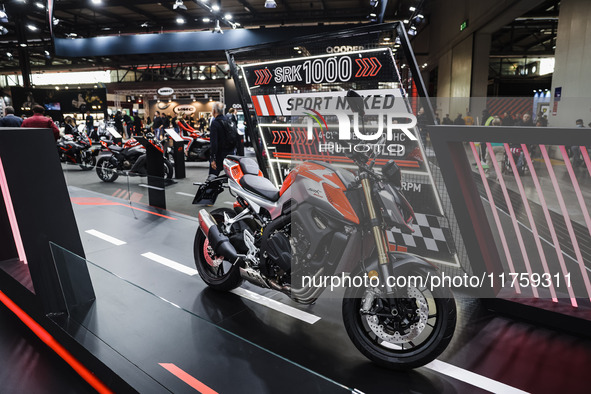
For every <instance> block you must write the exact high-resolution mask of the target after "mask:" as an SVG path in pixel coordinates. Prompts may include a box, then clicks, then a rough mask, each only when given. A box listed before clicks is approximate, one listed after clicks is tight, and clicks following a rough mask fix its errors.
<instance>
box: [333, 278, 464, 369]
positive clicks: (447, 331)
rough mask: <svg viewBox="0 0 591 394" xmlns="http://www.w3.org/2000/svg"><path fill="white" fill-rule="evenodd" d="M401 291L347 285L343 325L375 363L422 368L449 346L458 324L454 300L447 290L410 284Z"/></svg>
mask: <svg viewBox="0 0 591 394" xmlns="http://www.w3.org/2000/svg"><path fill="white" fill-rule="evenodd" d="M413 275H414V274H413ZM420 275H421V276H423V277H426V275H424V274H420ZM398 291H402V292H404V293H405V297H401V298H388V296H387V295H386V294H385V293H384V292H379V290H378V294H376V293H374V289H367V288H363V287H360V288H348V289H347V291H346V292H345V298H344V299H343V321H344V324H345V329H346V331H347V334H348V335H349V338H350V339H351V341H352V342H353V344H354V345H355V346H356V347H357V349H358V350H359V351H360V352H361V353H363V354H364V355H365V356H366V357H367V358H369V359H370V360H372V361H373V362H375V363H376V364H378V365H381V366H383V367H386V368H390V369H396V370H405V369H412V368H418V367H420V366H423V365H425V364H427V363H429V362H431V361H433V360H434V359H435V358H436V357H437V356H439V355H440V354H441V353H442V352H443V351H444V350H445V348H446V347H447V345H449V342H450V341H451V338H452V336H453V333H454V329H455V326H456V304H455V300H454V298H453V295H452V294H451V292H450V291H449V290H447V289H444V288H434V289H433V291H431V290H429V289H427V288H422V287H414V286H408V287H407V288H403V289H399V290H398ZM366 297H373V302H372V304H371V307H370V308H369V310H368V312H367V313H364V312H361V310H362V307H363V303H364V301H365V299H366Z"/></svg>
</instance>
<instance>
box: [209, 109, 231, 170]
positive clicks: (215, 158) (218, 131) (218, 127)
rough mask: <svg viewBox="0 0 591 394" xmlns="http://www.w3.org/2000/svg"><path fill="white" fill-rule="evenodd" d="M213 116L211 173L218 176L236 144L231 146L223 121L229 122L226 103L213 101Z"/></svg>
mask: <svg viewBox="0 0 591 394" xmlns="http://www.w3.org/2000/svg"><path fill="white" fill-rule="evenodd" d="M213 117H214V120H213V121H212V122H211V133H210V143H211V149H210V151H211V156H210V158H209V161H210V166H209V175H210V176H212V175H214V176H217V175H218V174H219V173H220V171H221V170H222V168H223V165H224V164H223V163H224V158H225V157H226V156H228V155H230V154H233V153H234V150H235V149H236V147H235V146H231V144H230V143H229V141H227V138H226V131H225V128H224V124H223V122H227V120H226V117H225V116H224V105H223V104H222V103H220V102H215V103H213Z"/></svg>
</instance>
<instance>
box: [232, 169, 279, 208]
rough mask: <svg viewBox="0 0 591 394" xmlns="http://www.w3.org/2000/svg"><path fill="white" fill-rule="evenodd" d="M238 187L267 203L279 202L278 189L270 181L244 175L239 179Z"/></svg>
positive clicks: (260, 177)
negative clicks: (267, 201) (263, 199)
mask: <svg viewBox="0 0 591 394" xmlns="http://www.w3.org/2000/svg"><path fill="white" fill-rule="evenodd" d="M240 185H241V186H242V187H243V188H244V189H246V190H248V191H251V192H253V193H254V194H256V195H259V196H261V197H263V198H265V199H267V200H269V201H273V202H275V201H277V200H279V189H277V188H276V187H275V185H274V184H273V183H272V182H271V181H270V180H268V179H267V178H264V177H262V176H257V175H252V174H246V175H244V176H243V177H242V179H240Z"/></svg>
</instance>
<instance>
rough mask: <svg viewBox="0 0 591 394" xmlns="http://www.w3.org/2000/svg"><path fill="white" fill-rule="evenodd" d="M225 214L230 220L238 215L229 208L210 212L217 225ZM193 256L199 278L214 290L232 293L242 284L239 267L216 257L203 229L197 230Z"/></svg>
mask: <svg viewBox="0 0 591 394" xmlns="http://www.w3.org/2000/svg"><path fill="white" fill-rule="evenodd" d="M224 213H226V214H227V215H228V216H229V217H230V218H232V217H234V216H236V213H235V212H234V211H233V210H232V209H229V208H220V209H215V210H213V211H211V212H210V214H211V216H212V217H213V218H214V219H215V221H216V222H217V223H221V222H222V221H223V220H224ZM193 255H194V257H195V265H196V267H197V272H199V276H200V277H201V279H203V281H204V282H205V283H206V284H207V285H208V286H209V287H211V288H212V289H215V290H220V291H230V290H232V289H235V288H236V287H238V286H240V284H241V283H242V277H241V276H240V268H239V267H238V265H233V264H232V263H230V262H229V261H227V260H221V259H222V257H219V256H214V255H213V250H211V247H210V246H209V242H208V241H207V238H206V237H205V234H203V231H201V228H198V229H197V234H196V235H195V242H194V244H193ZM216 264H217V265H216Z"/></svg>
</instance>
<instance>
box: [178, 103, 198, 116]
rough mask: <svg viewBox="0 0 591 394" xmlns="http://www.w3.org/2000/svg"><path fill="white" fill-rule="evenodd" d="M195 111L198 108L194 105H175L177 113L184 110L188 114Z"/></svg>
mask: <svg viewBox="0 0 591 394" xmlns="http://www.w3.org/2000/svg"><path fill="white" fill-rule="evenodd" d="M195 111H197V108H195V107H194V106H192V105H186V104H185V105H177V106H176V107H174V112H175V113H177V114H178V113H181V112H184V113H186V114H193V113H195Z"/></svg>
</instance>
